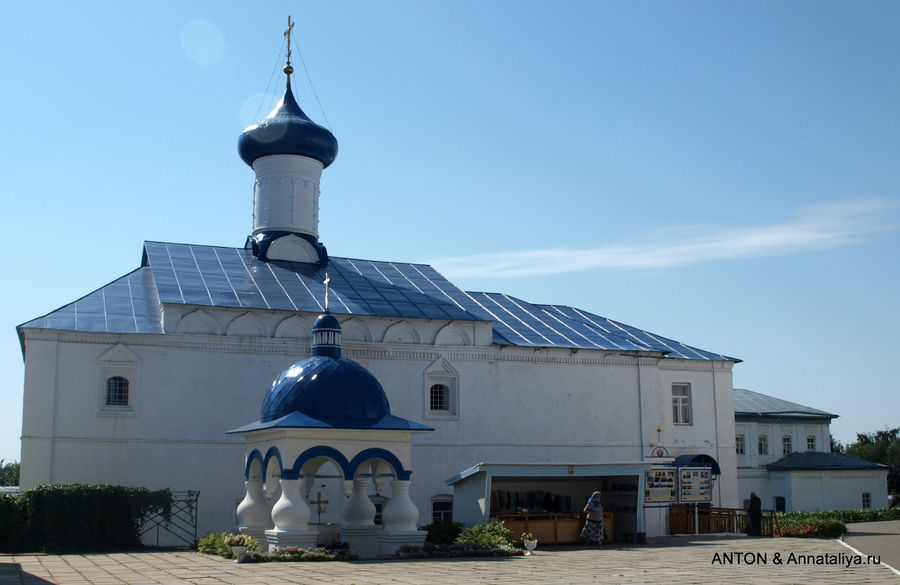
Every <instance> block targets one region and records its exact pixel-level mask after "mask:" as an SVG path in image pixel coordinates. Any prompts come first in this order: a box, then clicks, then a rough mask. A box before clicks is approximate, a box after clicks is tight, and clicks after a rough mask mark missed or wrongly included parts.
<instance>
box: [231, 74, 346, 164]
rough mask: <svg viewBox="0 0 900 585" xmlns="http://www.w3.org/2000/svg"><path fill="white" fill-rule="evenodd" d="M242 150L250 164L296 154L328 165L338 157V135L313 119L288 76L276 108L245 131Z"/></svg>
mask: <svg viewBox="0 0 900 585" xmlns="http://www.w3.org/2000/svg"><path fill="white" fill-rule="evenodd" d="M238 152H239V153H240V155H241V158H242V159H243V160H244V162H245V163H247V164H248V165H250V166H253V161H255V160H256V159H258V158H260V157H263V156H269V155H272V154H295V155H300V156H305V157H309V158H314V159H316V160H318V161H319V162H321V163H322V165H323V166H325V167H327V166H328V165H330V164H331V163H332V162H334V159H335V157H337V152H338V144H337V138H335V137H334V134H332V133H331V132H330V131H329V130H328V129H327V128H323V127H322V126H319V125H318V124H316V123H315V122H313V121H312V120H310V119H309V116H307V115H306V114H305V113H303V110H301V109H300V106H299V105H298V104H297V100H295V99H294V92H293V91H291V78H290V77H288V81H287V89H285V91H284V97H283V98H281V101H280V102H279V103H278V105H277V106H275V109H274V110H272V112H271V113H270V114H269V115H268V116H266V119H265V120H263V121H262V122H260V123H258V124H253V125H252V126H249V127H248V128H247V129H246V130H244V132H243V133H241V136H240V138H239V139H238Z"/></svg>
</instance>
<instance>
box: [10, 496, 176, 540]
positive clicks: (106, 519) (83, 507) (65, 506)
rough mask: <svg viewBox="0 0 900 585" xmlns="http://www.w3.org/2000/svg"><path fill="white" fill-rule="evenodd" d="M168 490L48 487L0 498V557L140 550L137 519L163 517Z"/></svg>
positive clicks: (169, 500)
mask: <svg viewBox="0 0 900 585" xmlns="http://www.w3.org/2000/svg"><path fill="white" fill-rule="evenodd" d="M171 509H172V494H171V492H169V490H160V491H156V492H151V491H150V490H147V489H144V488H131V487H121V486H110V485H99V486H93V485H81V484H75V485H48V486H39V487H36V488H34V489H31V490H28V491H26V492H25V493H23V494H21V495H19V496H2V497H0V552H35V551H39V550H43V551H50V552H64V551H65V552H67V551H73V552H104V551H114V550H129V549H136V548H140V547H141V546H142V545H141V536H140V528H141V520H142V519H143V518H144V517H145V516H147V515H148V514H149V513H151V512H156V513H161V514H162V515H163V516H164V517H165V518H168V517H169V516H170V514H171Z"/></svg>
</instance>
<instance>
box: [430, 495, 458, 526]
mask: <svg viewBox="0 0 900 585" xmlns="http://www.w3.org/2000/svg"><path fill="white" fill-rule="evenodd" d="M431 521H432V522H433V523H434V524H441V523H443V522H453V500H435V501H433V502H431Z"/></svg>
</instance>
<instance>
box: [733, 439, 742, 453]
mask: <svg viewBox="0 0 900 585" xmlns="http://www.w3.org/2000/svg"><path fill="white" fill-rule="evenodd" d="M734 450H735V451H737V454H738V455H743V454H744V435H735V437H734Z"/></svg>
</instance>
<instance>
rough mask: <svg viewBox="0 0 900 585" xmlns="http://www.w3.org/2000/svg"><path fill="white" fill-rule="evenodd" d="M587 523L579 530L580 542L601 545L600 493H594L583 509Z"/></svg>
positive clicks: (601, 507) (601, 505) (601, 511)
mask: <svg viewBox="0 0 900 585" xmlns="http://www.w3.org/2000/svg"><path fill="white" fill-rule="evenodd" d="M584 512H585V513H586V514H587V521H585V523H584V528H582V529H581V538H582V540H589V541H591V542H593V543H594V544H600V545H602V544H603V536H604V534H603V504H601V503H600V492H594V493H593V494H591V497H590V498H589V499H588V502H587V505H585V507H584Z"/></svg>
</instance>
